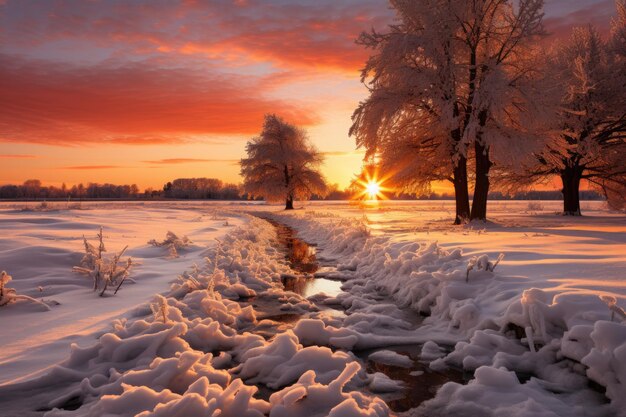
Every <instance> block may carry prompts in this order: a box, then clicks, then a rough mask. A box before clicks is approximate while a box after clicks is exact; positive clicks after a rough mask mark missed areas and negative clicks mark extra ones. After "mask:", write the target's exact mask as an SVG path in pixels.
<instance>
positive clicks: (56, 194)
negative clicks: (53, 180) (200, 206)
mask: <svg viewBox="0 0 626 417" xmlns="http://www.w3.org/2000/svg"><path fill="white" fill-rule="evenodd" d="M357 193H358V190H356V189H355V188H354V187H353V186H352V187H348V188H344V189H341V188H340V187H339V185H338V184H330V185H328V190H327V193H326V194H325V195H324V196H321V195H317V194H313V195H312V196H311V200H326V201H329V200H350V199H353V198H354V197H355V195H356V194H357ZM470 196H471V194H470ZM387 197H388V198H389V199H390V200H453V199H454V194H452V193H445V192H444V193H435V192H429V193H422V194H408V193H397V194H394V193H390V194H389V195H388V196H387ZM580 197H581V199H582V200H604V199H605V197H604V195H602V194H601V193H599V192H597V191H595V190H582V191H581V193H580ZM169 198H171V199H181V200H185V199H208V200H251V199H252V197H251V196H250V195H248V194H247V193H246V192H245V191H244V189H243V187H242V186H241V185H238V184H230V183H224V182H222V181H221V180H218V179H215V178H178V179H175V180H173V181H170V182H167V183H166V184H165V185H164V186H163V189H161V190H159V189H156V190H155V189H153V188H147V189H145V190H144V191H143V192H140V191H139V188H138V187H137V185H135V184H131V185H115V184H96V183H89V184H87V185H84V184H77V185H73V186H71V187H68V186H66V185H65V184H63V185H61V187H55V186H53V185H50V186H43V185H42V183H41V181H40V180H27V181H24V183H23V184H21V185H1V186H0V199H4V200H19V199H23V200H44V199H50V200H54V199H169ZM489 198H490V199H492V200H562V199H563V194H562V192H561V191H557V190H554V191H525V192H518V193H515V194H506V193H502V192H499V191H494V192H491V193H489Z"/></svg>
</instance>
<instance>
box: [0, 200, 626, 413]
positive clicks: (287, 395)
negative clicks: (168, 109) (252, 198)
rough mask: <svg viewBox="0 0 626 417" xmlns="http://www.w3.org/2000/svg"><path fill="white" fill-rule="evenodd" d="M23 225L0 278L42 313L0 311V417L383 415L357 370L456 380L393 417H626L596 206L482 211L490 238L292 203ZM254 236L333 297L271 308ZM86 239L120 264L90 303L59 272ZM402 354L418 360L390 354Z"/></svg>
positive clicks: (617, 218) (107, 212) (432, 214)
mask: <svg viewBox="0 0 626 417" xmlns="http://www.w3.org/2000/svg"><path fill="white" fill-rule="evenodd" d="M24 205H25V204H23V203H12V204H8V203H7V204H4V205H0V222H1V224H2V231H3V233H2V236H1V237H0V269H4V270H6V271H7V272H8V273H9V274H10V275H12V276H13V281H11V282H10V283H9V284H8V286H9V287H12V288H15V289H16V290H17V293H18V294H25V295H29V296H31V297H34V298H37V299H44V300H45V301H47V302H48V304H50V305H51V307H50V310H49V311H43V308H42V307H41V306H40V305H38V304H35V303H31V302H27V301H22V300H20V301H19V302H17V303H13V304H10V305H8V306H4V307H0V319H1V321H0V324H2V328H3V330H2V336H3V346H2V350H0V384H2V383H4V384H3V385H0V415H3V416H4V415H7V416H11V415H41V414H44V413H47V414H46V415H48V416H57V415H62V416H82V415H85V416H99V415H107V416H118V415H119V416H131V415H139V414H141V416H148V415H164V416H176V415H181V416H182V415H208V416H211V415H217V414H216V413H221V414H219V415H220V416H228V415H237V417H240V416H248V415H249V416H261V415H270V416H282V415H285V416H286V415H290V416H317V415H319V416H325V415H333V416H384V415H391V414H393V412H392V411H391V410H389V408H388V405H387V404H386V403H385V402H384V401H383V400H381V398H383V399H385V400H387V399H389V398H391V397H389V395H390V394H389V393H398V392H400V391H401V390H403V389H406V387H405V385H406V384H405V383H401V382H399V381H394V380H392V379H390V378H389V377H388V376H387V375H385V374H384V373H377V372H374V371H372V370H371V369H370V368H369V367H366V362H367V363H371V362H375V363H380V364H384V365H386V366H391V367H395V369H396V370H398V369H406V372H405V373H406V376H407V378H408V379H410V378H413V379H414V380H415V381H416V384H420V383H423V384H427V383H429V381H431V380H432V378H430V379H429V377H428V372H429V370H431V369H434V370H437V371H439V372H444V374H445V371H442V370H444V369H446V368H452V369H461V368H463V369H464V370H465V371H466V372H470V373H471V375H473V377H472V378H470V380H469V382H468V383H465V384H461V383H455V382H449V383H447V384H445V385H444V386H443V387H442V388H441V389H439V390H438V391H437V395H436V396H435V398H434V399H432V400H430V401H427V402H425V403H423V404H422V405H421V406H420V407H419V408H417V409H413V410H409V411H407V412H406V414H407V415H409V416H413V415H416V416H418V415H419V416H422V415H424V416H434V415H441V416H448V415H455V416H456V415H464V416H489V415H495V416H500V415H503V416H504V415H507V416H508V415H519V416H522V415H523V416H526V415H528V416H531V415H533V416H534V415H541V416H555V415H556V416H561V415H563V416H612V415H625V412H624V411H623V410H626V402H625V398H626V396H624V395H623V393H624V392H626V326H625V323H624V317H623V312H622V311H621V309H622V308H624V307H626V284H625V281H624V277H623V271H624V270H625V267H626V217H625V216H624V215H623V214H617V213H610V212H608V211H607V210H606V209H605V208H604V205H603V203H601V202H585V203H583V210H584V212H585V214H586V215H585V216H584V217H582V218H569V217H562V216H557V215H555V212H557V211H558V210H559V202H532V203H529V202H512V201H507V202H495V203H493V204H491V206H490V213H491V218H492V221H491V222H490V223H488V224H472V225H466V226H463V227H458V226H451V225H450V218H451V213H452V211H453V205H452V203H451V202H384V203H380V204H355V203H345V202H341V203H320V202H311V203H306V204H304V205H303V208H301V209H299V210H295V211H294V212H290V213H287V212H284V211H282V210H281V207H279V206H270V205H256V204H252V205H251V204H240V203H219V204H216V203H206V202H155V203H132V204H123V203H83V204H82V207H80V208H81V209H80V210H77V209H75V208H74V209H69V210H68V209H67V207H66V206H67V205H66V204H65V203H56V205H57V208H58V210H49V209H47V210H39V207H37V205H35V204H32V203H31V204H30V210H23V207H24ZM52 208H55V205H54V204H53V206H52ZM249 214H254V215H256V216H250V215H249ZM257 216H261V217H270V218H271V219H272V220H274V221H278V222H280V223H283V224H287V225H288V226H291V227H292V228H293V229H295V230H296V231H297V232H298V234H299V236H300V237H302V238H303V239H304V240H306V241H307V242H309V243H314V244H316V245H318V253H317V257H318V259H322V260H323V263H324V264H327V265H336V267H327V268H324V269H323V270H320V272H318V273H317V274H316V276H318V277H321V276H325V277H326V278H333V279H340V280H342V281H344V284H343V287H342V288H343V290H344V291H343V292H341V293H338V294H336V293H335V294H330V295H326V296H325V295H319V294H318V295H313V296H311V297H309V299H308V300H307V299H305V298H303V297H302V296H300V295H298V294H295V293H291V292H285V290H284V289H283V282H284V280H285V279H286V278H290V277H296V276H301V275H304V274H303V273H302V272H299V271H297V270H293V269H292V268H291V267H290V265H289V264H288V263H287V262H286V261H285V259H284V254H283V253H281V252H280V251H278V250H277V247H279V246H280V243H279V242H278V241H277V239H276V233H275V229H274V227H273V226H272V225H270V224H269V223H268V222H267V221H265V220H261V219H259V218H258V217H257ZM100 226H103V227H104V236H105V243H106V245H107V249H109V250H111V251H116V250H119V249H121V248H122V247H124V246H125V245H129V250H128V251H127V255H129V256H131V257H132V258H133V259H135V260H137V261H138V264H137V265H135V266H133V269H132V270H131V275H130V277H131V278H132V279H133V280H134V283H132V284H128V285H127V284H124V287H123V288H122V289H121V290H120V292H119V293H118V294H116V295H115V296H109V297H102V298H101V297H98V296H97V294H95V293H94V292H93V291H92V289H91V282H90V281H89V280H88V279H87V278H85V277H84V276H81V275H78V274H75V273H72V272H71V268H72V266H74V265H78V262H79V261H80V259H81V256H82V254H81V251H82V235H83V234H84V235H85V236H86V237H87V238H88V239H91V240H93V239H95V234H96V233H97V230H98V228H99V227H100ZM167 231H172V232H174V233H176V234H178V235H179V236H182V235H187V236H188V237H189V238H190V239H191V240H192V241H193V244H192V245H191V246H189V247H187V248H185V249H183V250H180V251H179V257H177V258H173V257H171V256H169V252H168V251H167V249H166V248H164V247H154V246H152V245H148V244H147V242H148V241H149V240H151V239H156V240H163V239H164V238H165V235H166V232H167ZM216 239H219V241H218V240H216ZM218 242H219V243H218ZM501 253H502V254H504V258H502V259H501V260H500V261H499V263H497V265H496V262H497V259H498V258H499V256H500V254H501ZM194 263H195V264H197V267H194V266H193V265H194ZM494 266H495V267H494ZM185 271H186V272H185ZM179 275H182V277H179V278H177V277H178V276H179ZM310 279H311V278H309V280H310ZM319 288H322V289H323V288H324V286H323V285H320V286H319ZM155 294H163V297H160V298H159V297H156V298H155ZM601 297H602V298H601ZM51 300H55V301H57V302H59V303H60V304H59V305H53V303H51V302H50V301H51ZM329 307H332V308H334V309H340V310H345V315H341V314H335V313H332V312H331V311H330V310H327V309H328V308H329ZM278 313H280V314H278ZM281 315H282V316H285V317H286V316H295V317H297V318H298V320H296V321H293V322H291V323H287V322H285V320H284V317H283V318H281V317H280V316H281ZM424 316H425V317H424ZM111 323H113V324H111ZM70 343H77V345H76V346H75V347H72V349H71V351H70V348H69V344H70ZM403 345H405V346H412V347H413V350H415V349H417V352H418V354H417V356H416V355H412V356H411V357H409V356H407V355H404V354H399V353H398V352H401V353H402V349H398V348H397V347H398V346H403ZM372 349H373V350H372ZM409 350H410V349H409ZM362 352H373V353H368V355H369V356H368V357H367V359H366V358H364V355H363V353H362ZM416 361H418V362H420V363H421V365H420V366H422V367H425V368H424V369H425V370H426V372H424V371H421V370H420V371H415V370H414V368H415V363H416ZM56 363H59V364H56ZM55 364H56V365H55ZM381 369H382V368H381ZM415 369H417V368H415ZM403 372H404V371H403ZM396 375H397V374H396ZM442 375H443V374H442ZM404 380H407V379H404ZM409 385H410V384H409ZM258 388H261V391H260V392H258V393H257V394H255V393H256V392H257V389H258ZM268 390H269V391H268ZM270 394H271V395H270ZM408 395H411V394H410V393H409V394H408ZM388 404H391V403H389V402H388ZM55 407H60V408H58V409H56V408H55ZM77 407H78V408H77ZM74 408H77V409H76V410H74V411H73V410H72V409H74ZM37 410H39V411H37Z"/></svg>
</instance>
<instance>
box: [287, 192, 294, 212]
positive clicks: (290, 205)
mask: <svg viewBox="0 0 626 417" xmlns="http://www.w3.org/2000/svg"><path fill="white" fill-rule="evenodd" d="M285 210H293V196H291V195H289V196H287V202H286V203H285Z"/></svg>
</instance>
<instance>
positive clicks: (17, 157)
mask: <svg viewBox="0 0 626 417" xmlns="http://www.w3.org/2000/svg"><path fill="white" fill-rule="evenodd" d="M34 158H38V156H37V155H16V154H4V155H0V159H34Z"/></svg>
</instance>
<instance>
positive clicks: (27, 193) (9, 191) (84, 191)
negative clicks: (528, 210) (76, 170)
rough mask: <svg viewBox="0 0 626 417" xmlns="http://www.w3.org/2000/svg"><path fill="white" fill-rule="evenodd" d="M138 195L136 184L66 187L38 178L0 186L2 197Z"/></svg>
mask: <svg viewBox="0 0 626 417" xmlns="http://www.w3.org/2000/svg"><path fill="white" fill-rule="evenodd" d="M139 195H140V192H139V187H137V185H136V184H131V185H115V184H97V183H89V184H87V185H84V184H82V183H81V184H77V185H73V186H72V187H67V186H66V185H65V183H63V185H61V187H55V186H54V185H48V186H44V185H42V183H41V181H40V180H26V181H24V183H23V184H21V185H12V184H9V185H2V186H0V198H2V199H65V198H72V199H81V198H89V199H91V198H93V199H98V198H136V197H138V196H139Z"/></svg>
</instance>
